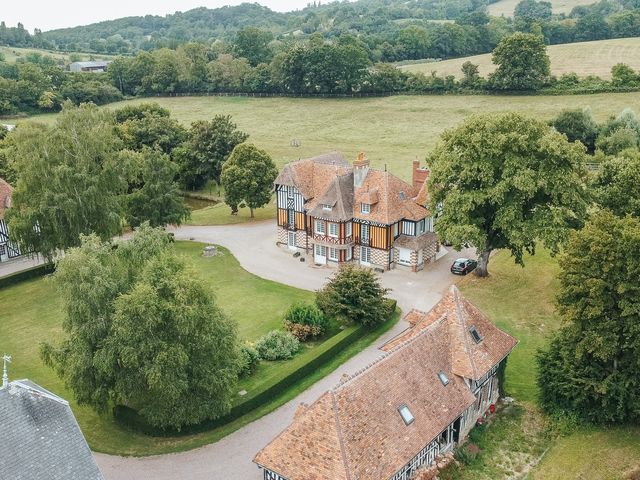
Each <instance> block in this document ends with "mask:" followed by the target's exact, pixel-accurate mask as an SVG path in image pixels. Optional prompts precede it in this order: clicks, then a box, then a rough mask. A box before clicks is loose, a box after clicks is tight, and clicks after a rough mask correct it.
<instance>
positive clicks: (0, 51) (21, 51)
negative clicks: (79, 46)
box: [0, 46, 114, 63]
mask: <svg viewBox="0 0 640 480" xmlns="http://www.w3.org/2000/svg"><path fill="white" fill-rule="evenodd" d="M30 53H39V54H40V55H42V56H49V57H53V58H55V59H56V60H58V61H60V62H66V63H69V62H70V61H71V60H70V56H71V55H72V54H73V53H72V52H59V51H56V50H42V49H38V48H18V47H4V46H0V55H2V56H3V57H4V59H5V61H6V62H9V63H14V62H16V61H17V60H18V59H20V58H24V57H26V56H27V55H29V54H30ZM75 55H79V56H80V60H81V61H86V60H109V59H111V58H114V57H113V56H112V55H102V54H89V53H76V54H75Z"/></svg>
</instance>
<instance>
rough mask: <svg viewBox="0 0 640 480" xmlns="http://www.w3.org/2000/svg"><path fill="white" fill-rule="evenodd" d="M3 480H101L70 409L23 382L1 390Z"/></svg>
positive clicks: (64, 403)
mask: <svg viewBox="0 0 640 480" xmlns="http://www.w3.org/2000/svg"><path fill="white" fill-rule="evenodd" d="M0 439H2V445H0V451H1V453H0V458H2V461H0V479H11V480H33V479H45V478H46V479H48V480H102V475H101V474H100V470H98V467H97V465H96V463H95V461H94V459H93V455H92V454H91V451H90V450H89V447H88V446H87V442H86V441H85V439H84V437H83V435H82V432H81V431H80V427H78V424H77V422H76V419H75V417H74V416H73V413H72V412H71V408H70V407H69V404H68V403H67V402H66V401H64V400H63V399H61V398H60V397H58V396H56V395H54V394H53V393H51V392H48V391H47V390H45V389H44V388H42V387H40V386H38V385H36V384H34V383H32V382H30V381H28V380H19V381H14V382H11V383H9V385H8V386H7V387H6V388H2V389H0Z"/></svg>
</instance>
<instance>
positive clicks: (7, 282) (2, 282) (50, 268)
mask: <svg viewBox="0 0 640 480" xmlns="http://www.w3.org/2000/svg"><path fill="white" fill-rule="evenodd" d="M55 269H56V267H55V264H53V263H45V264H43V265H38V266H37V267H32V268H29V269H27V270H22V271H21V272H17V273H13V274H11V275H7V276H6V277H2V278H0V288H6V287H9V286H11V285H16V284H18V283H21V282H24V281H25V280H29V279H31V278H36V277H44V276H45V275H48V274H50V273H53V272H54V271H55Z"/></svg>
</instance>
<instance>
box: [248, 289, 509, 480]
mask: <svg viewBox="0 0 640 480" xmlns="http://www.w3.org/2000/svg"><path fill="white" fill-rule="evenodd" d="M407 317H408V318H407V319H408V320H409V322H410V324H411V325H413V326H412V328H410V329H408V330H407V331H406V332H404V333H403V334H401V335H400V336H398V337H397V338H395V339H394V340H392V341H391V342H389V343H388V344H387V345H386V346H385V347H384V348H383V350H385V352H386V353H385V354H384V355H383V356H382V357H381V358H380V359H378V360H376V361H375V362H374V363H373V364H371V365H369V366H368V367H367V368H365V369H363V370H361V371H360V372H358V373H356V374H355V375H353V376H351V377H344V378H343V380H342V381H341V382H340V384H339V385H338V386H336V387H335V388H333V389H332V390H330V391H328V392H326V393H325V394H323V395H322V396H321V397H320V398H319V399H318V400H317V401H316V402H314V403H313V404H311V405H308V406H307V405H304V404H302V405H300V406H299V407H298V410H297V411H296V413H295V417H294V419H293V422H292V423H291V425H290V426H289V427H287V428H286V429H285V430H284V431H283V432H282V433H281V434H280V435H279V436H278V437H276V438H275V439H274V440H273V441H272V442H271V443H269V444H268V445H267V446H266V447H265V448H263V449H262V450H261V451H260V452H258V454H257V455H256V457H255V458H254V462H255V463H257V464H258V466H259V467H261V468H262V469H263V478H264V479H265V480H302V479H309V478H314V479H318V480H320V479H323V480H324V479H326V480H347V479H348V480H409V479H410V478H412V476H413V474H414V473H415V471H416V470H417V469H418V468H420V467H422V466H429V465H432V464H433V462H434V461H435V459H436V457H438V456H439V455H440V454H443V453H446V452H448V451H450V450H452V449H454V448H455V447H456V445H458V444H459V443H460V442H461V441H462V440H463V439H464V438H465V437H466V436H467V435H468V433H469V432H470V430H471V429H472V428H473V426H474V425H475V424H476V422H477V420H478V418H480V417H481V416H483V415H484V414H485V413H486V412H487V410H488V409H490V406H491V405H492V404H493V403H495V402H496V401H497V400H498V376H497V372H498V370H499V368H500V366H501V365H502V364H503V362H505V360H506V358H507V356H508V355H509V353H510V352H511V350H512V349H513V348H514V347H515V345H516V343H517V341H516V340H515V339H514V338H513V337H511V336H510V335H508V334H507V333H505V332H503V331H501V330H500V329H498V328H497V327H496V326H495V325H493V324H492V323H491V322H490V321H489V319H487V317H485V316H484V315H483V314H482V313H481V312H480V311H479V310H478V309H477V308H476V307H475V306H473V305H472V304H471V303H470V302H468V301H467V300H466V299H464V298H463V297H462V295H461V294H460V292H459V291H458V290H457V288H456V287H455V286H454V287H451V290H450V291H449V293H448V294H447V295H445V296H444V297H443V298H442V300H441V301H440V302H438V304H437V305H436V306H435V307H434V308H433V309H432V310H430V311H429V312H420V311H417V310H413V311H411V312H410V313H409V314H408V315H407Z"/></svg>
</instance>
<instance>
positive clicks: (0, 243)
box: [0, 178, 20, 262]
mask: <svg viewBox="0 0 640 480" xmlns="http://www.w3.org/2000/svg"><path fill="white" fill-rule="evenodd" d="M12 193H13V188H12V187H11V185H9V184H8V183H7V182H6V181H4V180H3V179H2V178H0V262H6V261H8V260H10V259H12V258H16V257H19V256H20V249H19V248H18V246H17V245H16V244H15V243H13V242H12V241H11V240H10V238H9V227H8V226H7V222H6V220H5V218H4V217H5V212H6V211H7V209H8V208H9V207H11V194H12Z"/></svg>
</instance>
